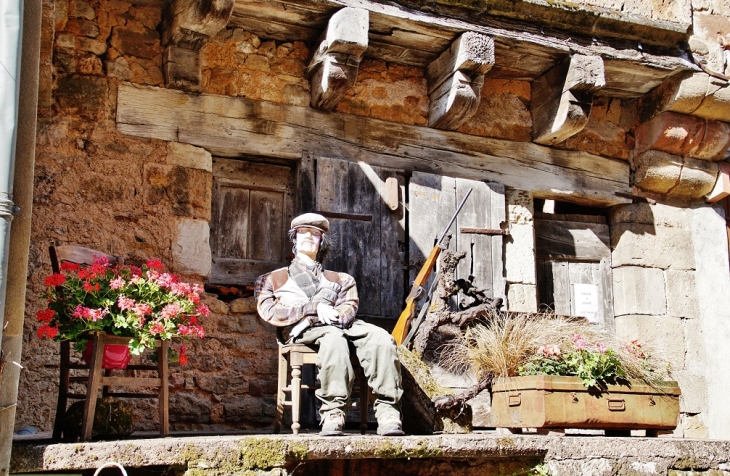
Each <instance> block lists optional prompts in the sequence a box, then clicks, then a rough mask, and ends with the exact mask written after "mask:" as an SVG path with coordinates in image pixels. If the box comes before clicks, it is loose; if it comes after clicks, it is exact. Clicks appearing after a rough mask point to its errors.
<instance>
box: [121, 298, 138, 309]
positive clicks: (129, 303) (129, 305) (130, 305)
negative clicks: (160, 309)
mask: <svg viewBox="0 0 730 476" xmlns="http://www.w3.org/2000/svg"><path fill="white" fill-rule="evenodd" d="M136 305H137V301H135V300H134V299H131V298H128V297H126V296H124V295H121V296H119V297H118V298H117V306H119V309H121V310H122V311H128V310H130V309H134V307H135V306H136Z"/></svg>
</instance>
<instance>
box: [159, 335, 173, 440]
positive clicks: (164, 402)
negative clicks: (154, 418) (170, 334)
mask: <svg viewBox="0 0 730 476" xmlns="http://www.w3.org/2000/svg"><path fill="white" fill-rule="evenodd" d="M169 347H170V341H168V340H163V341H161V342H160V347H159V349H158V350H157V375H158V376H159V377H160V392H159V399H158V402H157V404H158V406H159V409H160V434H161V435H162V436H163V437H166V436H170V409H169V397H170V389H169V387H168V381H169V367H168V361H167V349H168V348H169Z"/></svg>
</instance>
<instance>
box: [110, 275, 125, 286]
mask: <svg viewBox="0 0 730 476" xmlns="http://www.w3.org/2000/svg"><path fill="white" fill-rule="evenodd" d="M109 287H110V288H112V289H121V288H123V287H124V278H122V277H121V276H117V277H116V278H114V279H112V280H111V281H109Z"/></svg>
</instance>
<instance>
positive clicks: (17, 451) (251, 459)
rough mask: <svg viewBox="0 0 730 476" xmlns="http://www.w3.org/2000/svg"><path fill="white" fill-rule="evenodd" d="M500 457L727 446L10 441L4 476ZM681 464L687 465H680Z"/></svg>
mask: <svg viewBox="0 0 730 476" xmlns="http://www.w3.org/2000/svg"><path fill="white" fill-rule="evenodd" d="M506 458H511V459H517V460H521V459H524V460H529V461H535V460H541V461H543V462H544V464H545V465H547V466H548V467H552V466H556V469H558V467H561V466H562V465H563V463H564V462H565V461H572V463H571V465H573V466H575V468H565V467H561V468H560V474H590V473H582V472H581V471H583V469H587V468H588V467H589V466H590V465H591V464H592V462H595V461H596V460H602V461H606V462H610V463H611V464H612V465H613V467H614V468H618V467H632V466H633V467H634V468H637V465H639V466H640V465H649V466H650V467H651V468H653V469H652V471H647V472H642V471H635V472H634V473H631V474H667V472H669V471H670V470H675V471H676V470H683V469H688V468H690V467H692V468H694V469H695V470H697V469H705V470H710V469H715V470H717V469H718V468H719V469H722V468H727V467H728V464H730V441H717V440H688V439H679V438H677V439H674V438H638V437H634V438H615V437H585V436H567V437H553V436H526V435H509V436H500V435H497V434H495V432H477V433H471V434H467V435H434V436H405V437H391V438H387V437H379V436H375V435H372V434H370V435H365V436H361V435H359V434H357V435H356V434H348V435H346V436H344V437H320V436H317V435H300V436H293V435H255V436H253V435H249V436H246V435H236V436H200V437H182V438H164V439H145V440H125V441H114V442H98V443H69V444H38V443H37V442H32V443H25V444H24V443H22V442H19V441H16V442H15V444H14V447H13V452H12V460H11V467H10V470H11V472H41V471H62V470H65V471H69V470H72V471H78V470H85V469H95V468H98V467H99V466H101V465H102V464H103V463H105V462H108V461H116V462H118V463H120V464H122V465H123V466H125V467H129V468H135V467H136V468H141V467H145V466H158V467H159V466H178V467H183V468H187V470H188V473H191V470H192V471H193V472H195V474H211V475H212V474H226V472H228V473H227V474H231V472H235V473H236V474H238V472H239V471H246V470H253V469H258V470H267V469H272V468H283V467H284V466H287V465H288V464H290V463H295V462H297V461H318V460H319V461H321V460H364V459H369V460H372V459H375V460H398V459H401V460H407V459H410V460H413V459H418V460H441V461H443V460H470V461H487V460H499V459H506ZM581 462H582V463H581ZM411 464H413V461H411ZM581 464H582V465H583V466H581ZM688 464H689V465H690V466H687V465H688ZM576 465H577V466H576ZM581 468H583V469H581ZM186 474H187V473H186ZM191 474H192V473H191ZM284 474H287V473H284ZM601 474H619V473H614V472H608V473H601ZM621 474H623V473H621ZM713 474H715V473H713ZM717 474H723V473H717Z"/></svg>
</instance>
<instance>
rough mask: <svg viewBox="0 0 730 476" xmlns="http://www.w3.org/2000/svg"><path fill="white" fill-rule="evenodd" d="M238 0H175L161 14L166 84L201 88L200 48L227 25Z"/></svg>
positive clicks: (178, 87)
mask: <svg viewBox="0 0 730 476" xmlns="http://www.w3.org/2000/svg"><path fill="white" fill-rule="evenodd" d="M234 3H235V0H211V1H209V2H197V1H194V0H173V1H172V2H171V3H170V5H168V7H167V8H166V9H165V11H164V13H163V18H162V44H163V45H165V46H166V48H165V52H164V54H163V57H162V63H163V72H164V75H165V86H166V87H168V88H173V89H182V90H185V91H192V92H195V91H199V90H200V82H201V71H200V48H202V47H203V43H204V42H205V41H206V40H207V39H208V38H210V37H212V36H215V35H216V34H217V33H218V32H219V31H221V30H222V29H223V28H225V27H226V25H227V24H228V19H229V18H230V17H231V13H232V12H233V5H234Z"/></svg>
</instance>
